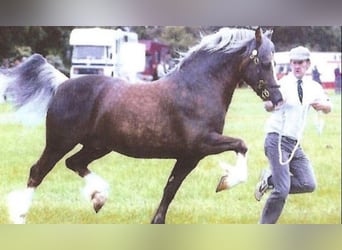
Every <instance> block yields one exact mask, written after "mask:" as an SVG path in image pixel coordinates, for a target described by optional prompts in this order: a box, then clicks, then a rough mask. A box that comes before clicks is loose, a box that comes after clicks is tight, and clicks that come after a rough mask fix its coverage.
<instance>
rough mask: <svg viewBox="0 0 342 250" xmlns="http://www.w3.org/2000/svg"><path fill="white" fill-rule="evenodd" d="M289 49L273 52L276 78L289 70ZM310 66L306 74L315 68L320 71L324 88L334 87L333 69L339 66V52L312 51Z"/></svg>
mask: <svg viewBox="0 0 342 250" xmlns="http://www.w3.org/2000/svg"><path fill="white" fill-rule="evenodd" d="M289 53H290V52H289V51H286V52H276V53H275V54H274V61H275V63H276V67H275V70H276V74H277V78H278V79H280V78H281V77H282V76H283V75H286V74H288V72H289V71H290V70H291V68H290V65H289V60H290V59H289ZM310 61H311V66H310V68H309V69H308V71H307V73H306V75H308V76H311V77H312V70H313V68H314V67H316V68H317V70H318V72H319V73H320V80H321V83H322V86H323V87H324V88H334V87H335V75H334V70H335V68H336V67H341V66H340V65H341V53H340V52H313V51H311V53H310Z"/></svg>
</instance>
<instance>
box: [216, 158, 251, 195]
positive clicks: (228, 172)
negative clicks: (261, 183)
mask: <svg viewBox="0 0 342 250" xmlns="http://www.w3.org/2000/svg"><path fill="white" fill-rule="evenodd" d="M220 166H221V167H222V169H223V170H224V175H223V176H222V177H221V180H220V182H219V184H218V186H217V188H216V192H219V191H222V190H225V189H231V188H233V187H235V186H236V185H238V184H240V183H243V182H246V181H247V177H248V169H247V154H246V155H243V154H241V153H238V154H237V160H236V165H235V166H231V165H229V164H227V163H225V162H220Z"/></svg>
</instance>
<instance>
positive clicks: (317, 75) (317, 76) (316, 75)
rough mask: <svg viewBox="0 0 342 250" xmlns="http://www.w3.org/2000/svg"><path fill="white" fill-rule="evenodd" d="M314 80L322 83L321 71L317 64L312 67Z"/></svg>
mask: <svg viewBox="0 0 342 250" xmlns="http://www.w3.org/2000/svg"><path fill="white" fill-rule="evenodd" d="M312 80H314V81H316V82H318V83H319V84H322V82H321V73H319V71H318V69H317V66H316V65H315V66H314V67H313V69H312Z"/></svg>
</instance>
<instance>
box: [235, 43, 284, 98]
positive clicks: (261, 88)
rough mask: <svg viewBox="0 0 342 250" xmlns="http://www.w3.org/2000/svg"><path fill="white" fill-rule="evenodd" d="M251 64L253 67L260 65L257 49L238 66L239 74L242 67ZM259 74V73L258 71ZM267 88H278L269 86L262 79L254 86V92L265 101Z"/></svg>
mask: <svg viewBox="0 0 342 250" xmlns="http://www.w3.org/2000/svg"><path fill="white" fill-rule="evenodd" d="M251 61H252V62H253V63H254V64H255V65H259V64H260V59H259V57H258V50H257V48H256V49H254V50H252V53H251V54H250V56H249V57H247V58H245V59H244V60H243V61H242V63H241V64H240V67H239V70H240V72H241V71H242V68H243V67H244V66H247V64H248V63H249V62H251ZM258 74H259V71H258ZM268 88H279V85H276V86H273V85H269V84H268V83H267V82H266V80H264V79H259V80H258V82H257V84H256V91H257V93H260V96H261V98H262V99H263V100H267V99H268V98H269V96H270V92H269V90H268Z"/></svg>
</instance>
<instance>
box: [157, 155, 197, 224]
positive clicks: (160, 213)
mask: <svg viewBox="0 0 342 250" xmlns="http://www.w3.org/2000/svg"><path fill="white" fill-rule="evenodd" d="M198 161H199V160H197V159H196V160H194V159H192V160H191V159H178V160H177V162H176V164H175V166H174V167H173V170H172V172H171V175H170V176H169V179H168V181H167V183H166V186H165V188H164V193H163V197H162V200H161V201H160V204H159V207H158V209H157V212H156V213H155V215H154V217H153V219H152V221H151V223H153V224H164V223H165V217H166V213H167V210H168V207H169V205H170V203H171V201H172V200H173V198H174V197H175V194H176V192H177V190H178V189H179V187H180V185H181V184H182V182H183V180H184V179H185V178H186V177H187V175H188V174H189V173H190V172H191V171H192V170H193V169H194V168H195V167H196V165H197V163H198Z"/></svg>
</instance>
